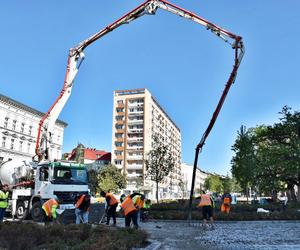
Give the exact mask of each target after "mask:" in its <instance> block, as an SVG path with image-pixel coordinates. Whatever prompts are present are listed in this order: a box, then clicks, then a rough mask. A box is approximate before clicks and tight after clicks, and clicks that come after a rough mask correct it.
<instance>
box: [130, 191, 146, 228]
mask: <svg viewBox="0 0 300 250" xmlns="http://www.w3.org/2000/svg"><path fill="white" fill-rule="evenodd" d="M132 201H133V204H134V206H135V207H136V209H137V221H138V223H139V222H140V221H141V210H142V208H143V207H144V204H145V196H144V195H142V194H141V195H136V196H134V197H133V199H132Z"/></svg>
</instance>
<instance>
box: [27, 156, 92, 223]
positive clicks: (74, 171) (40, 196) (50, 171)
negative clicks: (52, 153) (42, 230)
mask: <svg viewBox="0 0 300 250" xmlns="http://www.w3.org/2000/svg"><path fill="white" fill-rule="evenodd" d="M87 192H88V178H87V170H86V167H85V165H84V164H78V163H75V162H70V161H54V162H40V163H39V164H38V166H37V169H36V174H35V184H34V192H33V196H32V197H31V201H30V214H31V217H32V219H33V220H35V221H40V220H41V219H42V204H43V203H44V202H45V201H46V200H49V199H51V198H58V200H59V205H60V206H59V208H60V209H62V210H65V209H75V207H74V203H75V200H76V198H77V197H78V196H79V195H80V194H83V193H87Z"/></svg>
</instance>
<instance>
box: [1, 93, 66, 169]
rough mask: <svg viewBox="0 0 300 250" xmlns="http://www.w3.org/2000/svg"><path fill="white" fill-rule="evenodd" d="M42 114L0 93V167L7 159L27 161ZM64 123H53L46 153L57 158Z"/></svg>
mask: <svg viewBox="0 0 300 250" xmlns="http://www.w3.org/2000/svg"><path fill="white" fill-rule="evenodd" d="M43 115H44V113H42V112H40V111H38V110H36V109H33V108H31V107H29V106H27V105H24V104H22V103H20V102H18V101H16V100H13V99H11V98H9V97H7V96H4V95H1V94H0V134H1V136H0V164H1V162H3V161H7V160H9V159H13V160H14V159H20V160H28V161H31V159H32V156H34V155H35V144H36V138H37V133H38V126H39V122H40V119H41V118H42V117H43ZM66 127H67V124H66V123H65V122H63V121H60V120H57V121H56V123H55V127H54V132H53V135H52V136H53V143H52V144H51V145H50V154H51V155H52V157H53V158H56V159H61V154H62V153H61V152H62V144H63V135H64V129H65V128H66Z"/></svg>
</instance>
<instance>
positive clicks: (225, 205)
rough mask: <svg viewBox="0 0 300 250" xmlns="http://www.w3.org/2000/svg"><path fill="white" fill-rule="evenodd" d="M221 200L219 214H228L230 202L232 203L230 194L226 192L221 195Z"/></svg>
mask: <svg viewBox="0 0 300 250" xmlns="http://www.w3.org/2000/svg"><path fill="white" fill-rule="evenodd" d="M221 200H222V205H221V212H222V213H226V214H229V212H230V205H231V202H232V197H231V194H230V193H228V192H225V193H224V194H223V195H222V198H221Z"/></svg>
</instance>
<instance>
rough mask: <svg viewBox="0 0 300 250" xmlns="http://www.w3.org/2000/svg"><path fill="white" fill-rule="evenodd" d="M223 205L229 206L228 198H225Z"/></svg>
mask: <svg viewBox="0 0 300 250" xmlns="http://www.w3.org/2000/svg"><path fill="white" fill-rule="evenodd" d="M223 203H224V204H226V205H229V204H230V198H228V197H225V198H224V202H223Z"/></svg>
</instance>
